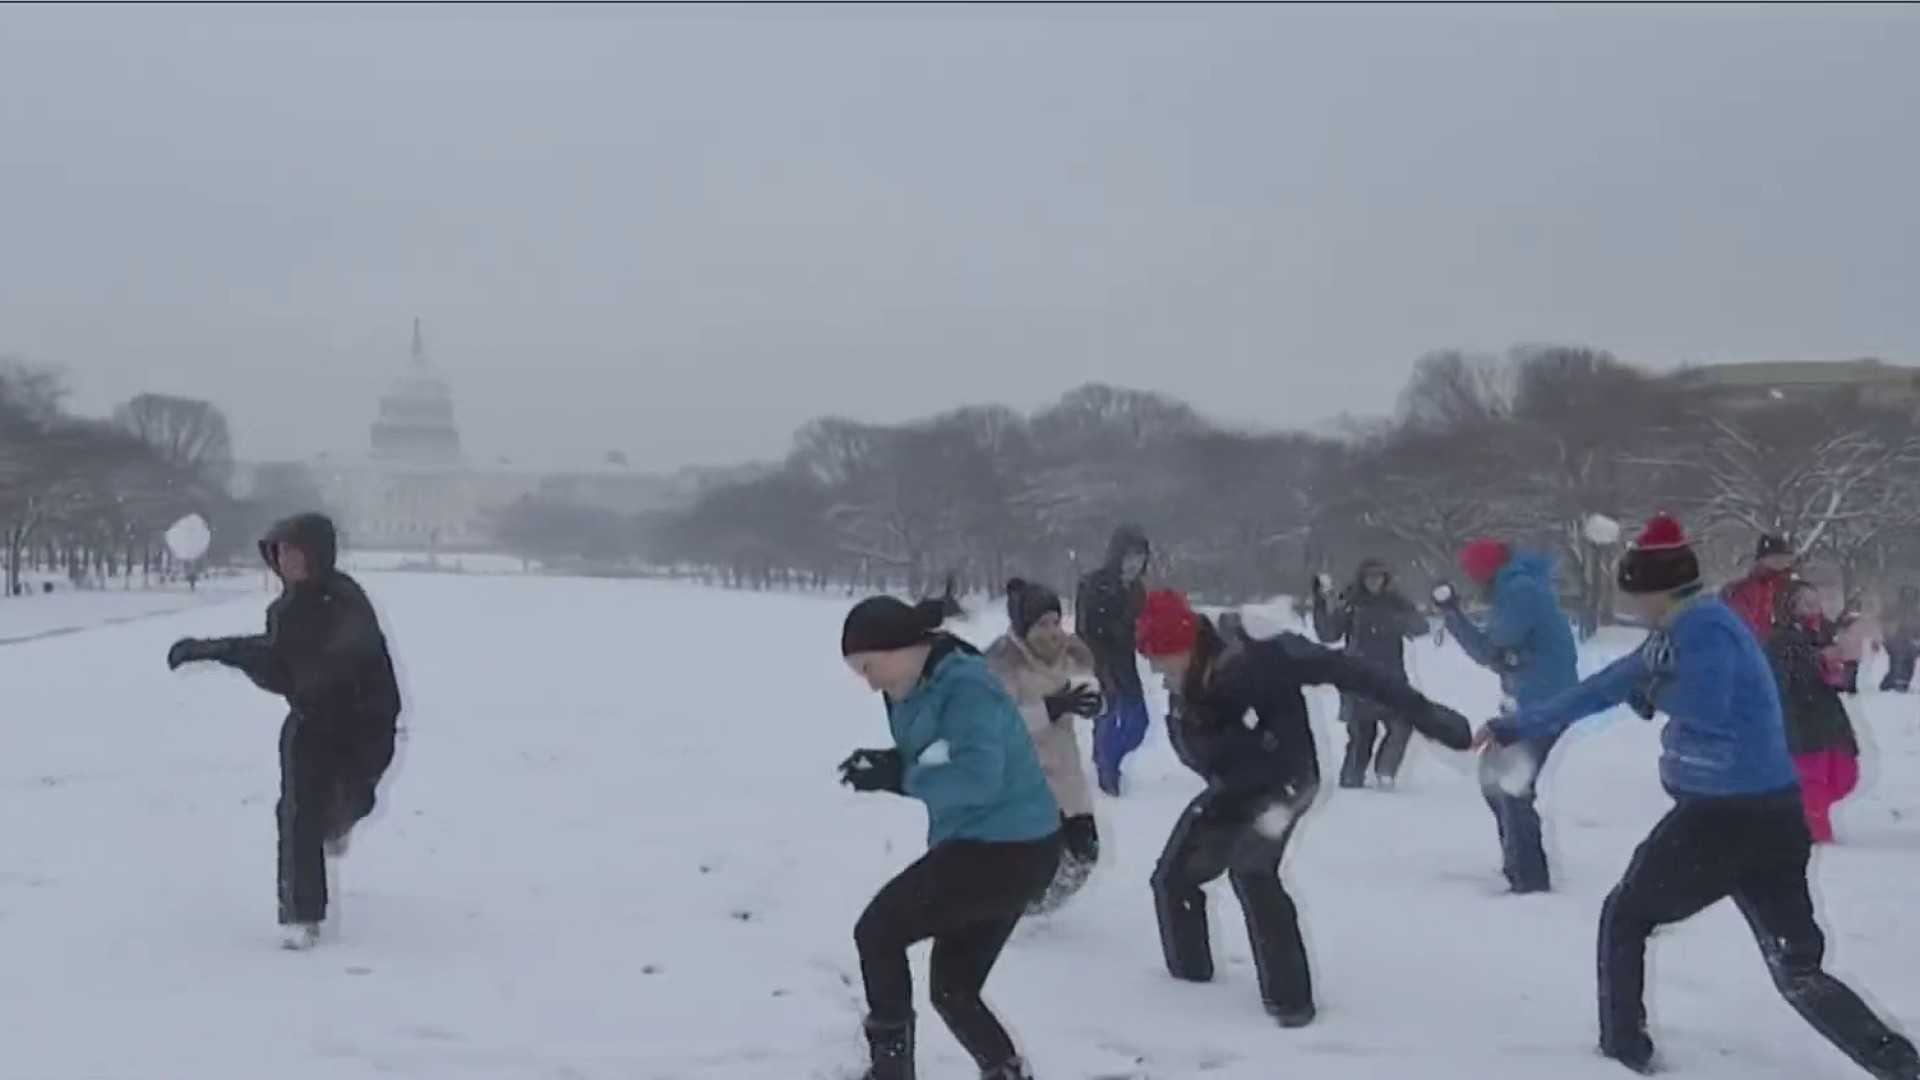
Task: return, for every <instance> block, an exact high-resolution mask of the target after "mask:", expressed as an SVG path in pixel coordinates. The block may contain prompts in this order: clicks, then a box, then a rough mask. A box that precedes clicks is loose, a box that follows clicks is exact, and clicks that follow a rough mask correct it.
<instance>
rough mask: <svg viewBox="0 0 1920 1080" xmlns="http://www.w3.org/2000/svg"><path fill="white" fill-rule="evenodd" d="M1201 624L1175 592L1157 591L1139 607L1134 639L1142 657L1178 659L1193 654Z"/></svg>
mask: <svg viewBox="0 0 1920 1080" xmlns="http://www.w3.org/2000/svg"><path fill="white" fill-rule="evenodd" d="M1199 622H1200V619H1199V616H1197V615H1195V614H1194V613H1193V608H1192V607H1191V606H1189V605H1188V604H1187V598H1186V597H1185V596H1183V595H1181V594H1180V593H1178V592H1176V591H1174V590H1172V589H1155V590H1153V591H1152V592H1150V593H1148V594H1147V601H1146V603H1145V604H1143V605H1141V607H1140V618H1139V619H1138V620H1136V621H1135V622H1134V626H1133V633H1134V639H1135V640H1136V642H1137V643H1138V647H1139V649H1140V654H1141V655H1142V656H1177V655H1179V654H1180V653H1184V652H1192V651H1193V645H1194V642H1196V641H1198V640H1199V638H1200V631H1199Z"/></svg>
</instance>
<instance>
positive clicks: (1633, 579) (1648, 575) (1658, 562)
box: [1620, 514, 1700, 594]
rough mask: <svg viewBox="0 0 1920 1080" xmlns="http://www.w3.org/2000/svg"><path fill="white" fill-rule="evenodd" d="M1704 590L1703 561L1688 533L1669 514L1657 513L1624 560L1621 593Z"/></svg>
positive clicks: (1621, 561) (1622, 560) (1621, 569)
mask: <svg viewBox="0 0 1920 1080" xmlns="http://www.w3.org/2000/svg"><path fill="white" fill-rule="evenodd" d="M1699 587H1700V559H1699V557H1698V556H1696V555H1695V554H1694V553H1693V545H1691V544H1690V543H1688V542H1687V533H1686V530H1684V529H1682V528H1681V527H1680V523H1679V522H1678V521H1676V520H1674V518H1673V517H1672V515H1669V514H1655V515H1654V516H1653V518H1652V520H1650V521H1648V522H1647V525H1646V528H1644V529H1642V530H1640V536H1639V538H1638V539H1636V540H1635V541H1634V542H1633V547H1631V548H1629V549H1628V551H1627V554H1626V555H1625V557H1623V558H1622V559H1621V560H1620V591H1621V592H1627V593H1640V594H1645V593H1670V592H1680V591H1682V590H1684V589H1697V588H1699Z"/></svg>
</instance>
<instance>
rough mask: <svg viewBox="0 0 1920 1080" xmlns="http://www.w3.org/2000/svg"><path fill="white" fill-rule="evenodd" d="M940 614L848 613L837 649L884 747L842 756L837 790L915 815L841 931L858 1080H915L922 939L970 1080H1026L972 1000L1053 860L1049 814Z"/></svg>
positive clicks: (1029, 754) (1051, 805)
mask: <svg viewBox="0 0 1920 1080" xmlns="http://www.w3.org/2000/svg"><path fill="white" fill-rule="evenodd" d="M948 611H949V605H948V601H946V600H930V601H927V602H925V603H922V604H920V605H918V606H914V605H909V604H907V603H905V602H903V601H901V600H897V599H894V598H893V597H890V596H877V597H872V598H870V599H867V600H863V601H861V602H860V603H859V604H857V605H855V606H854V608H853V610H852V611H851V612H849V613H848V615H847V619H846V624H845V626H844V627H843V628H842V630H841V634H840V652H841V655H842V656H844V657H845V658H846V661H847V666H848V667H850V668H852V669H853V671H854V672H855V673H856V674H858V675H859V676H860V677H861V678H863V679H865V680H866V682H867V685H868V686H870V687H871V688H873V689H874V690H875V691H877V692H878V693H880V694H882V695H883V696H884V700H885V701H886V706H887V726H888V728H889V729H890V730H891V732H892V735H893V745H892V746H890V747H887V748H884V749H871V750H856V751H854V752H853V754H852V755H850V756H849V757H848V758H847V759H846V760H845V761H843V762H841V763H840V773H841V779H842V782H844V783H846V784H847V785H848V786H850V787H853V788H854V789H856V790H859V791H890V792H893V793H895V794H900V795H906V796H909V797H911V798H915V799H919V800H920V801H921V802H923V803H925V804H926V806H927V853H926V854H925V855H923V856H921V858H920V859H919V860H918V861H917V862H915V863H914V864H913V865H911V866H909V867H907V868H906V869H905V870H903V871H901V872H900V873H899V875H897V876H896V877H894V879H893V880H892V881H889V882H888V883H887V884H886V885H885V886H883V887H882V888H881V889H880V892H879V893H878V894H877V895H876V896H875V897H874V898H873V901H872V902H871V903H870V904H868V905H867V909H866V911H865V912H864V913H863V914H862V915H861V916H860V921H859V922H858V923H857V924H856V925H855V927H854V932H853V936H854V943H855V945H856V947H857V948H858V949H859V953H860V971H861V976H862V978H863V979H864V981H865V984H866V993H867V1010H868V1014H867V1019H866V1025H865V1026H866V1034H867V1043H868V1047H869V1049H870V1051H871V1055H872V1067H871V1069H870V1070H869V1071H868V1072H867V1074H866V1080H913V1077H914V1057H913V1042H914V1040H913V1031H914V1016H913V976H912V972H911V970H910V969H909V968H908V966H907V949H908V947H909V946H912V945H914V944H916V943H918V942H921V941H926V940H927V939H929V938H931V939H932V940H933V964H932V988H931V989H932V992H931V995H930V996H931V997H932V1000H933V1007H934V1009H935V1010H936V1011H937V1012H939V1014H940V1017H941V1019H943V1020H945V1021H946V1023H947V1026H948V1027H949V1028H950V1029H952V1031H953V1035H954V1038H955V1039H956V1040H958V1041H959V1043H960V1045H961V1046H962V1047H964V1048H965V1049H966V1050H967V1052H968V1053H969V1054H971V1055H972V1056H973V1058H974V1060H975V1061H976V1062H978V1063H979V1065H980V1075H981V1077H982V1078H983V1080H1030V1075H1029V1073H1028V1072H1027V1068H1026V1065H1025V1064H1024V1063H1023V1062H1022V1061H1021V1059H1020V1057H1019V1055H1018V1053H1017V1052H1016V1050H1015V1049H1014V1045H1013V1040H1012V1039H1011V1038H1010V1037H1009V1036H1008V1035H1007V1031H1006V1029H1005V1028H1004V1027H1002V1026H1001V1024H1000V1021H999V1020H998V1019H996V1018H995V1017H994V1015H993V1012H992V1011H991V1010H989V1009H988V1008H987V1006H986V1003H985V1002H983V1001H982V1000H981V999H980V991H981V988H982V987H984V986H985V985H986V981H987V976H988V974H989V973H991V972H992V970H993V966H994V963H995V962H996V961H997V960H998V959H999V958H1000V953H1001V950H1003V949H1004V948H1005V947H1006V944H1007V941H1008V939H1009V938H1011V937H1012V936H1013V930H1014V927H1015V926H1016V925H1017V924H1018V923H1019V921H1020V917H1021V915H1023V914H1024V913H1025V912H1026V910H1027V907H1028V905H1030V904H1031V903H1033V902H1034V901H1035V900H1037V899H1039V897H1040V895H1041V893H1042V892H1044V891H1045V890H1046V888H1047V885H1048V884H1049V883H1050V882H1052V880H1053V875H1054V871H1055V869H1056V868H1057V866H1058V864H1059V861H1060V836H1059V832H1060V808H1059V806H1058V805H1057V804H1056V803H1055V802H1054V798H1053V792H1052V790H1051V789H1050V788H1049V787H1048V786H1047V778H1046V774H1045V773H1044V772H1042V771H1041V768H1040V761H1039V758H1038V757H1037V756H1035V754H1034V750H1033V740H1032V738H1031V737H1029V736H1028V734H1027V725H1026V721H1025V720H1023V719H1022V718H1021V716H1020V710H1019V708H1018V707H1017V706H1016V705H1015V704H1014V702H1013V699H1012V698H1010V697H1008V696H1007V692H1006V690H1005V689H1004V688H1003V687H1002V685H1001V683H1000V680H999V678H998V677H996V676H995V675H994V674H993V673H992V672H991V671H990V670H988V668H987V665H986V663H985V661H983V660H982V659H981V657H980V654H979V652H978V651H977V650H975V649H974V648H973V647H972V646H971V645H968V644H967V643H966V642H964V641H962V640H960V639H959V638H957V637H953V636H952V635H949V634H945V633H942V632H940V624H941V622H942V621H943V620H944V619H945V617H946V615H947V614H948Z"/></svg>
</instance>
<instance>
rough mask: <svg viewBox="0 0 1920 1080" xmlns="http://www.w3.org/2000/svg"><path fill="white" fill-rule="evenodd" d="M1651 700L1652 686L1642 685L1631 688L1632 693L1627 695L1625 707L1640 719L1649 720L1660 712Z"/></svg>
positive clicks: (1652, 695) (1652, 694)
mask: <svg viewBox="0 0 1920 1080" xmlns="http://www.w3.org/2000/svg"><path fill="white" fill-rule="evenodd" d="M1653 698H1654V687H1653V684H1652V683H1642V684H1640V685H1639V686H1636V687H1634V688H1633V693H1631V694H1629V695H1627V707H1628V708H1631V709H1632V710H1633V712H1634V715H1635V716H1638V717H1639V718H1640V719H1642V720H1651V719H1653V717H1654V714H1655V713H1657V712H1659V711H1660V709H1659V706H1657V705H1655V704H1654V701H1653Z"/></svg>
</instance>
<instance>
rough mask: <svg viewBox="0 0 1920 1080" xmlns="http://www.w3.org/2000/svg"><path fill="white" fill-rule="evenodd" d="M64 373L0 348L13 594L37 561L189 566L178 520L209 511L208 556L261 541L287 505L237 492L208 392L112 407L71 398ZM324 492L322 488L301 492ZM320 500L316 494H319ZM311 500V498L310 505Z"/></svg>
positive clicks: (82, 574)
mask: <svg viewBox="0 0 1920 1080" xmlns="http://www.w3.org/2000/svg"><path fill="white" fill-rule="evenodd" d="M66 396H67V388H66V385H65V383H64V381H63V380H62V379H61V377H60V375H59V373H58V372H57V371H54V370H52V369H49V368H44V367H38V366H34V365H30V364H27V363H24V362H21V361H19V360H17V359H0V564H3V565H4V571H5V579H4V580H5V588H4V590H0V593H3V594H4V595H5V596H9V597H11V596H16V595H19V594H20V593H21V592H23V591H24V584H23V581H22V578H23V575H25V574H26V573H28V572H29V571H41V572H57V573H60V574H63V575H65V576H67V577H68V578H69V579H70V580H73V581H76V582H78V581H82V580H102V579H107V578H124V579H125V581H126V583H127V585H128V586H129V587H131V584H132V579H133V576H134V575H135V573H139V574H141V575H142V576H143V577H150V576H151V575H153V574H156V573H158V574H170V573H173V572H175V571H177V570H179V569H181V568H180V567H177V566H176V565H175V560H174V559H173V557H172V554H171V552H169V551H168V550H167V546H166V543H165V533H166V530H167V529H168V527H169V526H171V525H172V524H173V523H174V522H176V521H178V520H180V519H181V518H183V517H185V516H187V515H188V514H195V513H197V514H199V515H201V517H203V518H205V519H206V520H207V521H208V523H209V524H210V525H211V527H212V531H213V537H214V541H213V547H212V548H211V549H210V550H209V551H208V553H207V555H206V557H205V560H203V561H205V562H209V563H217V562H220V561H222V560H224V559H226V558H228V557H229V556H230V555H232V554H233V553H235V552H237V551H243V550H249V549H251V547H252V543H251V539H250V538H251V537H253V536H256V535H258V534H259V530H260V529H261V528H263V527H264V524H265V522H266V521H267V520H270V519H271V518H272V517H273V516H276V513H275V512H276V511H277V510H280V509H282V507H281V506H279V505H278V504H273V503H271V500H266V501H263V500H240V499H235V498H234V497H233V496H232V495H231V494H230V493H229V484H230V482H231V479H232V473H233V465H234V462H233V441H232V435H231V432H230V430H229V427H228V423H227V418H226V416H225V415H224V414H223V413H222V412H221V411H220V409H219V408H217V407H216V406H214V405H212V404H211V403H209V402H206V401H201V400H198V399H195V398H187V397H177V396H172V395H167V394H152V393H149V394H141V395H139V396H137V397H134V398H132V399H130V400H128V401H127V402H125V403H123V404H122V405H120V406H119V407H118V408H116V409H115V410H114V411H113V413H112V415H111V416H108V417H86V416H77V415H74V414H73V413H71V412H69V411H68V409H67V408H66ZM310 496H311V497H315V498H317V491H314V492H305V491H301V492H294V493H292V498H295V499H304V498H308V497H310ZM316 505H317V504H316ZM303 508H305V507H303Z"/></svg>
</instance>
